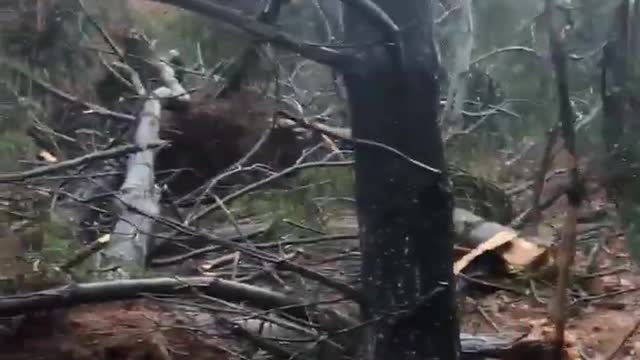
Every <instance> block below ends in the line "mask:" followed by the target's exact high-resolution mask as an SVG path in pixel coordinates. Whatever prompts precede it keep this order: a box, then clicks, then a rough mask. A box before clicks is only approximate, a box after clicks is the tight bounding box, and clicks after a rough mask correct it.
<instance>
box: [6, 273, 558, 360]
mask: <svg viewBox="0 0 640 360" xmlns="http://www.w3.org/2000/svg"><path fill="white" fill-rule="evenodd" d="M194 289H197V290H199V291H200V292H201V293H203V294H206V295H209V296H212V297H216V298H221V299H225V300H229V301H241V302H247V303H249V304H251V305H253V306H256V307H258V308H262V309H274V308H281V310H282V311H284V312H286V313H288V314H289V315H293V316H295V317H297V318H300V319H306V316H307V315H308V313H307V312H306V310H305V308H306V307H307V306H306V305H304V303H303V301H302V300H301V299H296V298H295V297H292V296H289V295H285V294H281V293H278V292H275V291H270V290H266V289H262V288H259V287H255V286H251V285H246V284H241V283H237V282H233V281H226V280H222V279H216V278H212V277H186V278H154V279H137V280H115V281H104V282H96V283H86V284H76V285H67V286H63V287H58V288H53V289H49V290H45V291H39V292H33V293H26V294H20V295H11V296H4V297H0V317H9V316H16V315H23V314H30V313H35V312H41V311H52V310H55V309H60V308H69V307H72V306H76V305H81V304H89V303H99V302H108V301H118V300H128V299H135V298H140V297H142V296H144V295H145V294H150V293H153V294H179V293H192V292H193V290H194ZM327 310H328V311H330V309H327ZM347 319H348V318H347ZM322 325H325V324H322ZM334 325H335V324H334ZM361 325H362V324H359V323H358V322H357V321H355V320H346V321H345V317H342V318H341V327H342V328H343V329H347V328H348V329H357V328H359V327H360V326H361ZM347 331H348V330H347ZM254 336H255V337H259V336H260V335H258V334H254ZM329 338H331V336H329ZM517 338H518V337H515V336H514V337H508V336H499V337H498V336H482V335H468V334H462V336H461V345H462V359H485V358H487V357H494V358H499V359H509V360H510V359H513V360H515V359H528V358H531V359H533V358H536V359H538V358H544V357H531V356H532V355H531V354H536V355H544V354H545V352H544V351H545V350H546V349H547V348H548V347H549V346H548V344H546V343H545V342H543V341H533V340H532V341H526V342H525V341H516V340H514V339H517ZM350 341H352V342H353V343H352V344H351V345H355V346H357V345H358V344H359V337H358V336H357V334H356V333H353V336H351V340H350Z"/></svg>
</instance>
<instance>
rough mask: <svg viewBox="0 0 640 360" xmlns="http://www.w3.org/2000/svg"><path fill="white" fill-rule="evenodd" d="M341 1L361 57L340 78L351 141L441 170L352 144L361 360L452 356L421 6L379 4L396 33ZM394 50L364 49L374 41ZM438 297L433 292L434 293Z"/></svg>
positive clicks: (428, 34) (438, 152)
mask: <svg viewBox="0 0 640 360" xmlns="http://www.w3.org/2000/svg"><path fill="white" fill-rule="evenodd" d="M363 2H364V3H366V1H345V6H346V9H345V37H346V42H347V43H355V44H358V43H360V44H366V45H363V46H361V47H358V48H357V51H358V56H359V57H360V58H361V59H362V60H363V61H362V63H361V64H360V66H359V68H358V69H355V71H353V72H347V73H345V83H346V86H347V90H348V93H349V103H350V108H351V115H352V124H353V136H354V138H356V139H362V140H369V141H375V142H378V143H382V144H385V145H387V146H390V147H392V148H395V149H397V150H399V151H400V152H402V153H404V154H406V155H408V156H409V157H411V158H413V159H414V160H417V161H419V162H421V163H423V164H426V165H428V166H430V167H433V168H436V169H440V170H442V172H441V173H437V172H432V171H428V170H425V169H424V168H420V167H417V166H415V165H413V164H411V163H410V162H408V161H407V160H406V159H402V158H401V157H399V156H398V155H396V154H393V153H392V152H390V151H388V150H385V149H383V148H381V147H379V146H372V145H371V144H365V143H362V142H358V141H357V140H356V146H355V154H356V165H355V173H356V200H357V205H358V218H359V219H358V221H359V224H360V231H361V250H362V257H363V264H362V281H363V290H364V293H365V297H366V299H367V301H368V308H367V309H364V310H365V311H364V315H365V317H366V318H367V320H371V321H372V322H373V325H372V329H370V331H369V334H368V336H369V338H368V342H367V346H366V349H365V358H366V359H381V360H382V359H399V360H400V359H452V360H453V359H456V358H458V351H459V340H458V338H459V333H458V332H459V329H458V321H457V319H456V317H455V299H454V291H455V286H454V277H453V273H452V262H453V258H452V255H453V236H452V235H453V232H452V205H453V204H452V195H451V190H450V186H449V182H448V180H447V176H446V166H445V161H444V154H443V145H442V139H441V135H440V129H439V128H438V125H437V109H438V102H437V101H438V98H439V93H438V79H437V76H436V74H437V69H438V58H437V54H436V51H435V48H434V45H433V34H432V13H431V8H430V7H431V5H430V3H429V2H428V1H421V0H410V1H402V2H400V1H397V0H377V1H375V3H376V4H377V5H378V6H379V7H380V8H381V9H382V10H383V11H384V12H385V13H386V14H387V15H389V17H390V19H391V20H392V21H393V22H394V23H395V24H396V25H397V27H398V28H400V29H401V31H399V32H396V33H394V32H393V31H390V29H381V28H382V26H380V25H379V24H375V23H374V25H373V26H371V25H369V24H371V23H373V21H371V19H372V16H367V15H365V12H363V11H362V10H361V9H358V8H357V7H356V6H353V7H352V6H349V5H352V4H353V3H363ZM376 40H379V41H380V43H382V42H383V41H384V40H386V41H395V45H387V46H384V45H377V46H371V43H372V41H376ZM434 291H435V294H433V293H434Z"/></svg>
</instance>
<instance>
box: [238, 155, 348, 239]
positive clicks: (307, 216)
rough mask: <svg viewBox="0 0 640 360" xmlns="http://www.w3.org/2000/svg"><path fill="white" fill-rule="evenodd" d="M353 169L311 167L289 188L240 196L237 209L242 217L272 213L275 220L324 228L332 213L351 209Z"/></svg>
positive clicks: (294, 180) (293, 181)
mask: <svg viewBox="0 0 640 360" xmlns="http://www.w3.org/2000/svg"><path fill="white" fill-rule="evenodd" d="M353 181H354V179H353V172H352V170H351V169H350V168H346V167H345V168H318V169H308V170H305V171H303V172H302V173H301V174H299V175H298V176H297V177H296V178H295V179H293V180H292V183H291V184H290V185H288V186H287V189H282V190H265V191H259V192H256V193H253V194H251V195H250V196H247V197H245V198H242V199H239V200H238V201H236V202H235V203H234V208H233V210H234V212H235V213H236V214H238V215H239V216H241V217H242V216H253V215H259V214H271V215H270V217H271V218H272V219H285V218H286V219H289V220H292V221H295V222H299V223H304V224H308V225H309V226H314V227H320V228H322V227H324V226H325V225H326V220H327V218H328V216H329V215H331V214H333V213H335V212H339V211H340V210H342V209H345V208H347V206H348V205H350V202H349V201H348V200H347V199H345V198H351V197H353Z"/></svg>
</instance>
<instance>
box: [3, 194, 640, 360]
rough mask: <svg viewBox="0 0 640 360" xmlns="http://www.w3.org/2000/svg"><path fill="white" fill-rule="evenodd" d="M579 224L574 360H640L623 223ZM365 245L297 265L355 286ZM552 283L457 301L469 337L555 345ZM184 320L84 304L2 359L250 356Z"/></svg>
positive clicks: (527, 281)
mask: <svg viewBox="0 0 640 360" xmlns="http://www.w3.org/2000/svg"><path fill="white" fill-rule="evenodd" d="M603 206H606V207H607V208H609V209H610V211H608V212H609V213H614V211H613V209H611V206H610V205H608V204H607V203H606V202H605V201H604V197H603V196H602V195H601V194H600V195H599V194H596V195H595V196H591V199H590V201H589V202H587V203H585V205H584V210H585V211H586V210H589V209H592V208H602V207H603ZM565 210H566V204H564V203H563V201H559V202H558V203H557V204H556V205H555V206H554V207H552V208H550V209H548V210H547V211H546V212H545V214H544V219H545V223H544V225H543V226H542V227H541V228H540V229H542V228H543V227H544V228H546V229H554V228H555V229H559V228H560V227H561V226H562V222H563V219H564V211H565ZM354 227H355V218H354V217H353V214H351V213H346V214H342V215H340V216H335V217H334V218H332V220H331V221H330V223H329V226H328V228H329V229H330V230H331V231H330V233H332V234H345V233H347V234H348V233H353V232H354ZM580 227H581V228H583V229H590V230H585V231H581V232H580V234H581V235H580V237H579V239H578V240H579V242H580V244H581V245H582V246H580V248H579V251H578V253H577V256H576V263H575V266H574V272H575V274H576V275H575V280H576V281H575V282H574V286H573V288H572V293H571V298H572V300H573V301H572V306H571V308H570V315H569V323H568V327H567V340H568V342H569V349H568V350H569V351H568V353H569V359H590V360H596V359H637V358H640V330H639V328H640V300H639V298H638V292H640V272H638V271H637V269H636V268H635V266H634V265H633V264H632V262H631V259H630V258H629V257H628V255H627V251H626V250H625V244H624V238H623V237H622V236H621V235H620V231H619V229H617V226H616V225H615V221H613V222H608V223H606V224H604V223H599V224H593V223H592V224H580ZM553 234H554V232H553V231H551V232H549V231H548V230H547V232H544V231H543V230H540V233H539V235H540V237H553V236H554V235H553ZM556 236H557V235H556ZM595 244H599V246H598V249H599V251H597V252H594V251H592V250H590V249H592V248H593V245H595ZM357 247H358V241H357V240H356V239H349V240H339V241H329V242H323V243H321V244H307V245H304V246H302V245H301V246H300V248H302V249H303V250H304V251H303V253H304V256H302V257H301V259H299V260H298V259H296V261H298V263H299V264H301V265H304V266H307V267H309V268H312V269H314V270H316V271H318V272H320V273H322V274H324V275H327V276H330V277H332V278H336V279H338V280H343V281H348V282H352V283H357V281H358V280H357V277H358V271H359V260H358V257H359V252H358V248H357ZM221 255H222V254H220V253H218V254H215V253H212V254H210V255H209V256H208V259H202V260H200V261H201V262H207V261H211V260H212V259H215V258H217V257H220V256H221ZM222 270H223V269H220V271H222ZM254 270H255V269H254ZM220 273H221V274H222V273H224V272H220ZM285 279H286V281H285V282H283V283H282V284H281V285H282V286H281V287H280V288H277V289H276V290H278V291H280V290H282V289H284V288H288V287H296V288H297V289H296V293H297V295H304V296H307V297H312V296H311V295H310V294H311V293H312V292H313V291H314V290H317V286H316V287H315V288H314V287H308V285H305V284H304V282H301V283H296V282H293V280H290V278H288V277H285ZM553 282H554V276H553V274H552V275H551V276H546V277H537V278H533V277H526V276H523V275H522V276H518V274H516V276H515V277H511V278H502V279H494V280H490V281H489V280H485V283H484V290H487V289H488V290H490V291H488V292H487V291H483V292H482V293H469V294H465V296H464V298H463V299H459V304H460V307H461V314H462V315H461V319H462V320H461V326H462V330H463V332H465V333H467V334H471V335H475V334H479V335H493V334H495V335H505V334H514V336H515V337H518V338H526V339H533V340H540V339H552V337H553V329H554V328H553V324H552V323H551V322H550V321H549V320H548V312H549V306H548V304H549V299H550V298H551V297H552V295H553V290H554V285H553ZM285 283H286V284H285ZM271 288H272V289H273V288H274V287H271ZM289 290H290V289H289ZM321 297H323V298H326V297H324V296H321ZM312 300H317V299H312ZM185 314H186V313H185V312H181V311H176V307H175V304H171V303H165V302H163V301H158V299H155V298H147V299H141V300H136V301H118V302H111V303H102V304H86V305H81V306H75V307H73V308H70V309H67V310H60V311H55V312H52V313H48V314H43V315H41V316H36V315H34V316H33V317H32V318H28V319H27V320H25V321H24V324H23V326H22V327H21V328H20V332H19V333H16V334H9V335H7V334H2V333H0V341H2V340H3V339H4V342H3V343H2V344H0V349H2V350H0V360H5V359H6V360H9V359H15V360H21V359H25V360H27V359H30V360H31V359H51V360H56V359H69V360H74V359H75V360H85V359H87V360H88V359H98V360H115V359H123V360H134V359H152V360H157V359H161V360H168V359H187V358H188V359H213V360H218V359H243V358H251V357H250V356H247V355H246V354H244V355H242V354H239V351H240V350H238V349H239V348H238V346H237V343H236V341H237V339H232V338H233V336H231V337H230V333H229V331H228V329H226V330H225V329H224V328H221V327H220V326H218V325H217V323H216V317H217V315H216V313H215V312H206V311H201V312H200V313H197V314H193V313H192V314H191V315H189V316H187V315H185ZM194 316H195V317H194ZM196 318H197V319H196ZM0 320H1V319H0ZM0 330H2V329H1V328H0ZM1 335H5V336H1Z"/></svg>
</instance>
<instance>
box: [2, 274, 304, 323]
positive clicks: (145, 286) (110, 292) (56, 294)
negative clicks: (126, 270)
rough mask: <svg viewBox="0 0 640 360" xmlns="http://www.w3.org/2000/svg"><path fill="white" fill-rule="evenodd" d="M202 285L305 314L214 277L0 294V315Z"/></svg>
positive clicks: (275, 296) (218, 293) (286, 301)
mask: <svg viewBox="0 0 640 360" xmlns="http://www.w3.org/2000/svg"><path fill="white" fill-rule="evenodd" d="M193 289H198V290H199V291H201V292H202V293H204V294H207V295H210V296H213V297H219V298H223V299H227V300H230V301H247V302H249V303H251V304H252V305H254V306H256V307H258V308H263V309H272V308H279V307H287V310H286V312H289V313H290V314H291V315H294V316H297V317H304V316H305V312H304V310H303V309H302V305H300V306H297V307H296V305H299V304H301V302H300V301H297V299H295V298H293V297H291V296H288V295H284V294H281V293H277V292H273V291H269V290H266V289H263V288H260V287H256V286H252V285H247V284H242V283H238V282H234V281H227V280H222V279H217V278H213V277H186V278H152V279H135V280H132V279H126V280H113V281H103V282H94V283H85V284H74V285H66V286H62V287H58V288H53V289H49V290H44V291H39V292H33V293H25V294H20V295H10V296H4V297H0V317H2V316H15V315H21V314H28V313H30V312H37V311H50V310H53V309H59V308H67V307H71V306H75V305H80V304H88V303H96V302H107V301H115V300H128V299H135V298H140V297H142V296H143V295H144V294H145V293H146V294H149V293H153V294H177V293H189V292H192V290H193Z"/></svg>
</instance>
